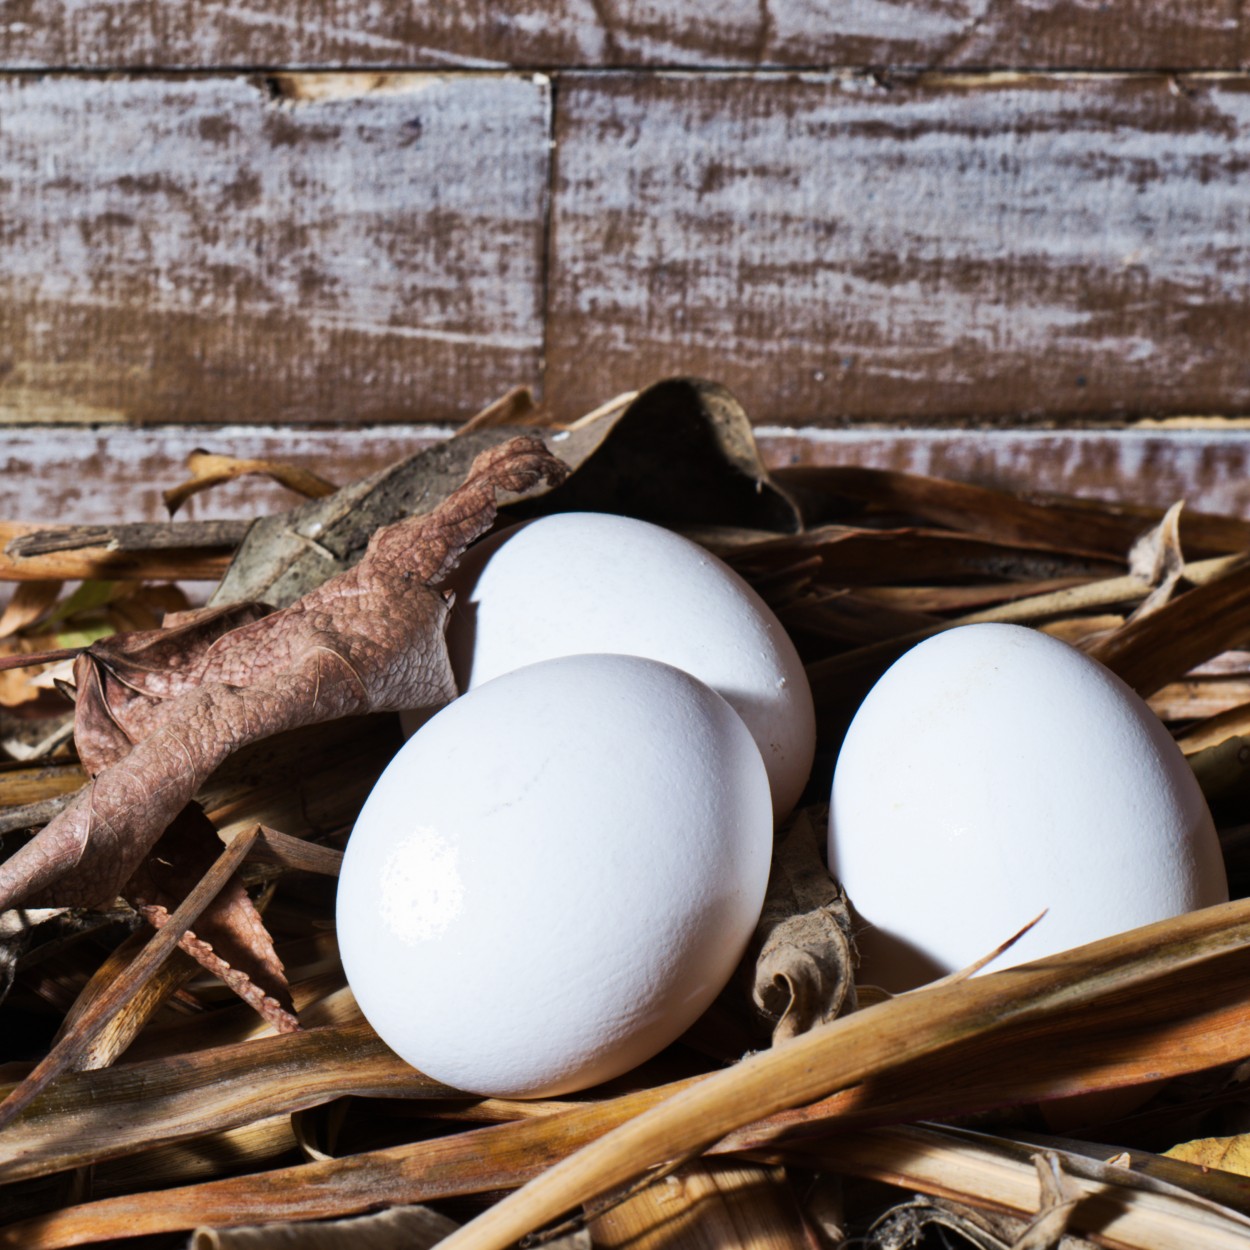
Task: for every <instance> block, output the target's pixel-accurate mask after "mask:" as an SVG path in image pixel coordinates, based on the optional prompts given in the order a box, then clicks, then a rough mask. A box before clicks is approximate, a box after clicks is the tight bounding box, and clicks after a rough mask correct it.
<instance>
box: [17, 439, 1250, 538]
mask: <svg viewBox="0 0 1250 1250" xmlns="http://www.w3.org/2000/svg"><path fill="white" fill-rule="evenodd" d="M446 432H447V431H446V429H439V428H436V427H431V426H415V425H406V424H405V425H382V426H368V427H365V426H362V427H359V428H356V429H343V428H330V429H297V430H292V429H274V428H271V427H264V426H248V427H245V426H240V425H233V426H217V427H213V426H204V425H190V426H161V427H151V428H146V429H135V428H133V427H130V426H126V425H113V426H104V427H102V428H96V429H91V428H87V427H75V428H67V427H64V426H58V427H55V428H49V427H40V426H24V427H14V426H9V427H7V428H2V427H0V518H4V519H7V518H15V519H20V520H22V521H24V522H26V523H28V524H31V525H34V524H36V522H37V521H38V520H39V519H43V520H44V521H47V520H49V519H50V518H58V519H60V520H63V521H74V522H78V523H82V524H111V523H115V522H118V521H163V520H165V519H166V517H167V514H166V511H165V506H164V503H163V501H162V499H161V492H162V490H163V489H164V488H165V487H167V486H170V485H172V484H173V483H175V482H178V481H180V480H181V479H182V478H183V477H184V476H185V466H184V462H185V460H186V457H187V456H188V455H189V454H190V453H191V451H193V450H194V449H195V448H197V447H207V448H210V449H211V450H213V451H217V452H222V453H232V454H235V455H239V456H244V457H270V458H276V459H282V460H285V461H289V462H290V463H293V464H297V465H301V466H304V467H306V468H309V469H311V470H314V471H316V472H318V473H321V474H323V475H324V476H326V477H328V478H331V479H332V480H337V481H340V482H342V481H346V480H347V479H348V478H349V477H355V476H364V475H367V474H369V473H373V472H376V471H377V470H379V469H382V468H384V467H386V466H387V465H389V464H392V463H394V462H395V461H397V460H400V459H402V458H403V457H405V456H408V455H411V454H412V453H413V452H415V451H417V450H419V449H420V448H423V447H429V446H432V445H433V444H434V443H435V442H436V441H437V440H438V439H439V438H440V437H443V436H445V434H446ZM756 436H757V438H758V439H759V442H760V446H761V449H762V451H763V453H764V457H765V459H766V461H767V462H768V463H769V464H770V465H772V466H773V467H778V468H785V467H793V466H822V465H840V466H844V467H845V466H852V465H860V466H865V467H868V468H877V469H891V470H895V471H899V472H907V473H921V474H927V475H930V476H935V477H943V478H950V479H953V480H955V481H966V482H976V483H980V484H981V485H983V486H992V487H999V488H1001V489H1004V490H1013V491H1024V492H1035V491H1041V492H1060V493H1064V494H1075V495H1081V496H1086V497H1088V498H1096V499H1105V500H1112V501H1115V500H1125V499H1131V500H1132V501H1133V502H1134V504H1135V505H1142V506H1149V507H1154V508H1166V507H1168V506H1169V505H1170V504H1172V503H1174V502H1175V501H1176V500H1177V499H1186V500H1187V501H1188V507H1191V508H1194V509H1200V510H1205V511H1210V512H1225V513H1229V514H1230V515H1233V516H1240V517H1244V518H1250V430H1241V429H1237V428H1235V427H1234V428H1214V429H1205V430H1204V429H1193V430H1166V429H1105V430H958V431H954V430H915V429H910V430H909V429H902V430H886V429H874V430H863V429H856V430H808V431H802V430H788V429H778V428H776V427H767V426H766V427H763V428H758V427H757V430H756ZM296 502H298V500H297V497H296V496H295V495H293V494H291V493H290V492H289V491H286V490H283V489H282V488H281V487H280V486H277V485H275V484H274V483H272V482H270V481H267V480H265V479H262V478H244V479H241V480H239V481H235V482H230V483H228V484H226V485H223V486H219V487H216V488H214V489H213V490H211V491H208V492H206V493H205V494H203V495H198V496H195V497H194V498H192V499H190V500H188V502H187V503H186V505H185V506H184V508H183V509H182V511H181V512H180V513H179V514H178V515H179V519H184V518H185V519H189V520H202V519H207V518H238V519H247V518H250V517H253V516H257V515H262V514H266V513H270V512H278V511H281V510H283V509H284V508H289V507H291V506H293V505H294V504H295V503H296ZM1149 524H1150V522H1149V521H1147V520H1143V521H1142V522H1141V526H1140V528H1141V529H1146V528H1147V527H1148V525H1149Z"/></svg>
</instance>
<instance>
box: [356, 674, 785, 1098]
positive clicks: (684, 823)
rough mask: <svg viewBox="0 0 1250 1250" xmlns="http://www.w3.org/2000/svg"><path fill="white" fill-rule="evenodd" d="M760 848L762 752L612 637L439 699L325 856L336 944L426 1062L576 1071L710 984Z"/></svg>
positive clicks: (547, 1074) (398, 1043) (687, 686)
mask: <svg viewBox="0 0 1250 1250" xmlns="http://www.w3.org/2000/svg"><path fill="white" fill-rule="evenodd" d="M771 849H772V805H771V799H770V795H769V787H768V778H767V775H766V773H765V771H764V766H763V762H762V761H761V759H760V755H759V752H758V750H757V749H756V747H755V744H754V742H753V741H752V739H751V736H750V734H749V733H748V732H747V730H746V727H745V726H744V725H743V723H742V720H741V718H740V717H739V716H738V715H737V713H736V712H735V711H734V710H733V709H732V708H731V707H730V706H729V704H728V703H726V702H725V700H724V699H722V698H721V697H720V696H719V695H717V694H716V693H715V692H714V691H712V690H710V689H709V688H708V687H707V686H705V685H703V683H701V682H699V681H697V680H696V679H695V678H693V677H691V676H689V675H688V674H687V673H684V672H682V671H680V670H678V669H675V668H673V667H671V666H669V665H666V664H660V663H657V662H655V661H653V660H647V659H642V658H638V657H634V656H623V655H580V656H570V657H566V658H561V659H556V660H551V661H547V662H545V663H540V664H535V665H530V666H528V667H525V668H522V669H518V670H516V671H514V672H511V673H508V674H505V675H504V676H501V677H499V678H497V679H496V680H494V681H490V682H487V683H485V684H483V685H481V686H480V687H477V688H475V689H473V690H471V691H470V692H469V693H467V694H465V695H463V696H462V697H461V698H459V699H457V700H456V701H455V702H454V703H452V704H450V705H448V706H447V707H446V708H444V709H443V710H442V711H441V712H439V713H438V714H437V715H436V716H435V717H434V718H433V719H432V720H430V721H429V722H428V723H427V724H425V725H424V726H423V727H422V729H421V730H420V731H419V732H418V733H417V734H416V735H414V736H413V737H412V738H411V739H409V741H408V742H407V743H406V744H405V746H404V747H403V749H402V750H401V751H400V752H399V754H398V755H396V757H395V758H394V760H392V762H391V763H390V765H388V767H387V769H386V771H385V772H384V773H383V775H382V777H381V779H380V780H379V781H378V783H377V785H376V786H375V787H374V789H373V791H372V793H371V794H370V796H369V798H368V800H367V802H366V803H365V806H364V809H363V810H362V812H361V814H360V818H359V820H358V821H357V823H356V826H355V829H354V830H353V832H352V836H351V839H350V841H349V842H348V846H347V852H346V855H345V857H344V862H343V869H342V874H341V876H340V880H339V891H338V905H337V919H338V933H339V943H340V948H341V951H342V957H343V965H344V967H345V969H346V971H347V977H348V981H349V983H350V985H351V987H352V990H353V991H354V993H355V995H356V999H357V1001H358V1002H359V1004H360V1007H361V1009H362V1011H363V1012H364V1013H365V1015H366V1017H367V1018H368V1019H369V1021H370V1023H371V1024H372V1025H373V1026H374V1028H375V1029H376V1030H377V1032H378V1034H379V1035H380V1036H381V1037H382V1039H383V1040H384V1041H385V1042H386V1043H387V1044H388V1045H389V1046H391V1047H392V1048H393V1049H394V1050H395V1051H396V1052H397V1053H398V1054H400V1055H401V1056H402V1057H403V1058H404V1059H406V1060H407V1061H408V1062H409V1063H411V1064H413V1065H414V1066H415V1067H417V1068H419V1069H421V1070H422V1071H423V1072H425V1073H427V1074H428V1075H430V1076H432V1077H434V1078H436V1079H437V1080H440V1081H443V1082H445V1083H447V1084H449V1085H453V1086H456V1087H458V1088H460V1089H465V1090H469V1091H472V1092H475V1093H481V1094H491V1095H496V1096H509V1097H538V1096H543V1095H554V1094H558V1093H565V1092H568V1091H570V1090H573V1089H580V1088H584V1087H586V1086H589V1085H593V1084H597V1083H599V1082H601V1081H604V1080H607V1079H609V1078H610V1077H613V1076H617V1075H619V1074H620V1073H622V1072H625V1071H627V1070H629V1069H630V1068H632V1067H634V1066H636V1065H637V1064H639V1063H641V1062H642V1061H643V1060H645V1059H647V1058H649V1057H650V1056H651V1055H653V1054H655V1053H656V1052H657V1051H659V1050H660V1049H662V1048H663V1047H664V1046H666V1045H667V1044H668V1043H669V1042H671V1041H673V1040H674V1039H675V1038H677V1037H678V1036H680V1034H681V1033H683V1032H684V1031H685V1030H686V1029H687V1028H688V1027H689V1026H690V1025H691V1024H692V1023H693V1022H694V1021H695V1019H697V1018H698V1016H699V1015H701V1014H702V1012H703V1011H704V1010H705V1009H706V1008H707V1007H708V1006H709V1004H710V1003H711V1001H712V999H713V998H715V996H716V995H717V993H719V992H720V990H721V988H722V987H723V986H724V984H725V983H726V981H727V980H728V979H729V977H730V975H731V974H732V972H733V970H734V968H735V967H736V966H737V963H738V961H739V959H740V958H741V956H742V953H743V951H744V950H745V947H746V944H747V942H748V940H749V939H750V936H751V934H752V932H753V931H754V927H755V924H756V922H757V920H758V917H759V912H760V908H761V906H762V904H763V899H764V890H765V887H766V885H767V880H768V870H769V862H770V858H771Z"/></svg>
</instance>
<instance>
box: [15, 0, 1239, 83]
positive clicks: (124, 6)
mask: <svg viewBox="0 0 1250 1250" xmlns="http://www.w3.org/2000/svg"><path fill="white" fill-rule="evenodd" d="M1246 59H1247V53H1246V35H1245V22H1244V19H1243V17H1242V13H1241V8H1240V6H1239V5H1237V4H1234V3H1231V2H1230V0H1195V2H1194V3H1192V4H1183V3H1176V2H1175V0H1173V2H1172V3H1166V4H1159V3H1153V2H1151V0H1112V2H1111V3H1106V4H1091V3H1082V2H1081V0H1033V2H1032V3H1029V4H1026V5H1008V4H994V3H991V2H990V0H967V2H963V3H952V2H951V0H894V2H892V3H874V0H851V2H850V3H845V4H837V5H833V4H826V5H819V4H804V3H797V2H795V0H770V2H769V3H765V4H760V3H759V2H758V0H729V2H728V3H721V4H718V5H716V6H714V7H709V6H707V5H699V4H695V3H691V2H690V0H685V2H682V3H671V4H667V5H655V4H646V3H642V0H606V2H600V3H592V2H591V0H552V2H551V3H543V0H503V2H502V3H497V4H490V3H487V2H486V0H455V2H454V3H448V4H439V3H435V2H434V0H424V2H423V3H415V4H406V5H367V4H364V3H361V2H357V3H344V2H343V0H316V2H315V3H312V4H297V3H295V2H294V0H277V2H275V3H268V4H265V5H255V6H251V7H246V6H240V5H235V4H229V3H222V2H221V0H210V2H208V3H202V4H197V5H195V6H191V5H170V4H162V3H161V2H160V0H142V2H141V3H133V2H132V0H106V2H105V3H95V2H93V0H57V2H55V3H36V2H35V0H11V2H10V3H7V4H6V5H5V6H4V23H3V24H2V25H0V63H3V64H4V65H5V66H7V67H22V68H34V69H40V68H44V67H49V66H51V67H62V66H82V67H90V68H97V69H99V68H126V69H130V68H139V67H146V68H168V67H173V66H180V67H186V68H215V67H217V66H222V65H232V66H244V65H251V66H270V65H299V66H322V67H335V66H353V67H359V66H385V67H409V66H419V67H423V68H435V69H438V68H455V67H463V66H478V67H485V66H495V67H506V66H525V67H541V68H555V67H561V68H571V67H592V66H613V67H647V66H684V67H692V68H696V67H716V66H726V65H733V66H740V67H755V66H814V65H851V64H854V65H909V66H919V67H924V68H930V67H934V66H986V65H992V66H1014V67H1020V66H1043V67H1045V66H1055V67H1062V68H1089V69H1099V68H1108V67H1111V68H1122V67H1125V66H1134V67H1141V68H1146V67H1156V68H1167V69H1194V68H1211V69H1216V68H1218V69H1235V68H1238V67H1241V66H1243V65H1245V63H1246Z"/></svg>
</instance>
